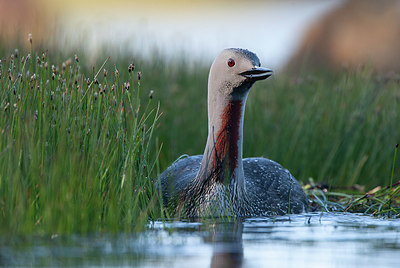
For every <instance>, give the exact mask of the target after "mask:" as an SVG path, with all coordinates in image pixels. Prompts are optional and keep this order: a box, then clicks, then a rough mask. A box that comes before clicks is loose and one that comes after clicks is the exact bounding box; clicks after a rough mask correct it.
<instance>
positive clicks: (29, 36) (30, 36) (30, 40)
mask: <svg viewBox="0 0 400 268" xmlns="http://www.w3.org/2000/svg"><path fill="white" fill-rule="evenodd" d="M28 39H29V43H31V45H32V34H31V33H29V34H28Z"/></svg>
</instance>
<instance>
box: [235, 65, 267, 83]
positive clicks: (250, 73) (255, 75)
mask: <svg viewBox="0 0 400 268" xmlns="http://www.w3.org/2000/svg"><path fill="white" fill-rule="evenodd" d="M240 75H242V76H244V77H246V78H248V79H249V80H251V81H257V80H264V79H266V78H268V77H270V76H271V75H272V70H271V69H268V68H264V67H254V68H251V69H250V70H247V71H244V72H242V73H240Z"/></svg>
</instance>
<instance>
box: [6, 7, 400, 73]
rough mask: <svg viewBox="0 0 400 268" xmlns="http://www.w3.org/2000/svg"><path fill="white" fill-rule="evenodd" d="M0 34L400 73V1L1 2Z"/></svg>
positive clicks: (85, 46) (281, 65)
mask: <svg viewBox="0 0 400 268" xmlns="http://www.w3.org/2000/svg"><path fill="white" fill-rule="evenodd" d="M0 30H1V32H0V37H1V45H2V46H3V47H8V46H11V47H12V46H13V45H14V44H15V41H16V40H25V39H26V37H27V34H28V33H32V34H33V36H34V38H35V40H36V42H41V43H46V44H47V46H49V45H52V46H57V47H59V48H62V49H64V50H66V51H69V50H76V49H77V48H79V49H80V50H81V51H82V50H84V51H85V54H86V55H88V56H89V57H90V58H91V59H94V58H96V55H98V53H99V51H101V50H102V49H104V47H107V48H109V49H110V50H111V51H112V52H114V53H126V54H129V53H133V54H140V55H142V56H144V57H146V56H153V55H154V54H155V53H156V52H157V56H163V57H165V58H167V59H171V58H185V59H186V60H188V61H190V60H195V61H196V62H199V61H203V62H205V63H207V64H208V63H209V62H210V61H211V60H212V59H213V58H214V56H215V55H216V54H217V53H218V52H219V51H221V50H222V49H223V48H226V47H244V48H248V49H250V50H252V51H255V52H256V53H257V54H258V56H259V57H260V58H261V61H262V62H263V63H264V65H267V66H270V67H272V68H274V69H280V70H282V69H287V70H288V71H290V72H295V71H296V70H298V69H299V68H300V67H302V68H303V69H304V68H308V67H317V68H320V67H324V68H326V67H327V68H334V69H338V68H342V67H343V66H345V67H348V66H353V67H357V66H358V65H360V64H369V65H371V66H373V67H374V68H375V69H377V70H378V71H389V70H390V71H393V70H398V69H399V68H400V56H399V54H400V53H399V47H400V2H399V1H396V0H386V1H373V0H347V1H345V0H336V1H334V0H331V1H328V0H327V1H318V0H303V1H255V0H253V1H246V2H243V1H224V0H219V1H207V0H206V1H179V0H171V1H161V0H150V1H128V0H117V1H112V2H110V1H102V0H97V1H92V0H81V1H78V0H71V1H61V0H0Z"/></svg>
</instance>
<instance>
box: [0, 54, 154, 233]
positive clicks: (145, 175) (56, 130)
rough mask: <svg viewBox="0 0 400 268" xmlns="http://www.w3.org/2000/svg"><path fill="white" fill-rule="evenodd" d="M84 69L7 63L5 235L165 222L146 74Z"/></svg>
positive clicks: (2, 140)
mask: <svg viewBox="0 0 400 268" xmlns="http://www.w3.org/2000/svg"><path fill="white" fill-rule="evenodd" d="M31 55H33V56H31ZM53 64H54V65H53ZM80 64H81V62H80V61H79V58H78V57H77V56H76V57H75V58H74V57H72V59H67V60H65V61H64V62H58V63H54V62H52V61H51V59H50V58H49V57H48V56H47V55H46V52H41V53H36V52H33V51H32V49H31V53H30V54H24V55H22V53H21V54H20V53H18V52H17V51H16V52H14V53H13V54H12V55H11V56H9V57H7V58H3V57H2V58H1V63H0V73H1V74H0V76H1V78H0V114H1V116H0V133H1V135H0V230H1V232H9V231H12V232H13V233H33V232H34V233H72V232H91V231H120V230H123V229H126V230H133V229H134V228H141V227H143V226H144V224H145V223H147V221H148V217H149V216H153V217H159V216H160V213H159V211H160V206H159V204H158V202H157V200H156V198H155V197H153V195H152V194H151V191H150V190H149V189H151V188H152V183H153V182H152V180H151V179H150V178H151V177H152V176H153V174H154V172H153V170H154V169H155V167H156V161H155V160H156V159H157V157H156V155H154V154H156V153H157V148H155V145H154V144H155V143H154V141H152V135H153V130H154V126H155V124H156V122H157V121H158V119H159V116H160V115H159V111H158V109H157V107H156V106H155V105H153V104H152V103H151V98H149V97H147V101H146V102H141V101H140V77H139V76H140V72H136V70H134V66H133V65H130V66H129V71H128V64H127V65H126V66H119V65H116V66H112V65H111V64H108V65H107V66H108V67H109V68H106V69H103V66H101V67H100V66H97V67H95V68H94V70H95V72H94V73H93V74H92V75H87V76H86V75H85V74H83V73H82V71H81V66H80ZM104 66H106V64H104ZM110 67H112V68H110ZM118 68H120V70H118ZM147 95H148V93H147ZM143 103H144V104H143ZM151 146H152V148H150V147H151ZM151 151H155V153H154V152H153V153H152V152H151ZM151 154H152V155H151Z"/></svg>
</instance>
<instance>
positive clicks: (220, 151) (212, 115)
mask: <svg viewBox="0 0 400 268" xmlns="http://www.w3.org/2000/svg"><path fill="white" fill-rule="evenodd" d="M245 103H246V96H244V97H241V98H236V99H224V101H221V100H213V99H209V100H208V138H207V145H206V148H205V151H204V154H203V160H202V163H201V166H200V169H199V173H198V174H197V178H196V179H197V180H198V182H200V183H202V184H208V183H211V184H214V183H220V184H225V185H233V186H235V188H237V187H239V189H243V187H244V186H243V184H244V172H243V162H242V140H243V117H244V108H245Z"/></svg>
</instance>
